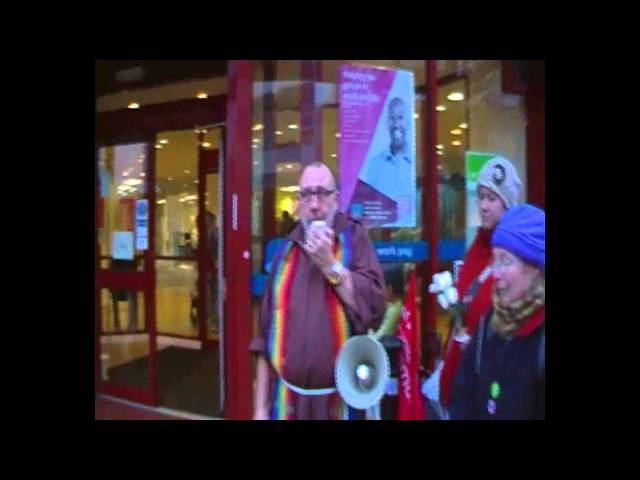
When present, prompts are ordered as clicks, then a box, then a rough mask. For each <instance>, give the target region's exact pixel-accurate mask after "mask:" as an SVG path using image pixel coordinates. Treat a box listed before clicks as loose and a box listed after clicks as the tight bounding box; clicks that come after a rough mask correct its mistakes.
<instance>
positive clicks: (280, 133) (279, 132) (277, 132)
mask: <svg viewBox="0 0 640 480" xmlns="http://www.w3.org/2000/svg"><path fill="white" fill-rule="evenodd" d="M275 133H276V135H284V134H283V133H282V132H281V131H280V130H276V132H275Z"/></svg>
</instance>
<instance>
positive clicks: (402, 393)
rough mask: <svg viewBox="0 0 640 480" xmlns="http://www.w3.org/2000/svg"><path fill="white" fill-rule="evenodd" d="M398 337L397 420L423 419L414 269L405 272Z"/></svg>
mask: <svg viewBox="0 0 640 480" xmlns="http://www.w3.org/2000/svg"><path fill="white" fill-rule="evenodd" d="M398 337H399V338H400V341H401V342H402V350H401V351H400V371H399V374H398V377H399V378H398V420H424V419H425V416H424V407H423V404H422V395H421V393H420V385H419V381H418V367H419V363H420V357H419V351H418V340H419V332H418V317H417V315H416V277H415V271H413V270H412V271H411V274H410V275H409V288H407V292H406V293H405V296H404V302H403V304H402V310H401V311H400V325H399V328H398Z"/></svg>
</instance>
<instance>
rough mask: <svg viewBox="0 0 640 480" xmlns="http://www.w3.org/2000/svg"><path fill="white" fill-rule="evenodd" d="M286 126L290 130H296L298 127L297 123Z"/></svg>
mask: <svg viewBox="0 0 640 480" xmlns="http://www.w3.org/2000/svg"><path fill="white" fill-rule="evenodd" d="M287 127H289V128H290V129H291V130H296V129H297V128H298V125H296V124H295V123H292V124H291V125H287Z"/></svg>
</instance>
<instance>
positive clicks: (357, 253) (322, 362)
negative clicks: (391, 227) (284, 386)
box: [250, 213, 384, 418]
mask: <svg viewBox="0 0 640 480" xmlns="http://www.w3.org/2000/svg"><path fill="white" fill-rule="evenodd" d="M345 227H346V228H350V229H351V256H350V259H349V264H348V265H346V267H347V268H348V269H349V270H350V271H351V277H352V279H353V286H354V296H355V301H356V305H357V306H356V308H355V309H354V308H351V307H349V306H348V305H346V304H344V303H343V307H344V309H345V312H346V314H347V317H348V319H349V324H350V327H351V334H352V335H356V334H362V333H366V331H367V330H368V329H369V328H373V329H376V328H377V327H378V325H379V324H380V320H381V318H382V315H383V313H384V295H383V288H384V279H383V274H382V268H381V267H380V263H379V261H378V258H377V256H376V253H375V250H374V248H373V245H372V243H371V240H370V239H369V235H368V233H367V230H366V229H365V228H364V227H363V226H362V224H360V223H359V222H357V221H355V220H352V219H351V218H348V217H347V216H345V215H344V214H342V213H337V214H336V216H335V219H334V226H333V229H334V231H335V232H336V233H337V234H338V233H339V232H341V231H342V230H343V229H344V228H345ZM287 238H289V239H290V240H293V241H294V242H296V243H297V244H298V245H300V247H302V244H303V243H304V229H303V227H302V225H301V224H300V223H298V224H296V226H295V227H294V228H293V230H292V231H291V233H290V234H289V235H288V237H287ZM273 273H274V271H273V269H271V271H270V273H269V276H268V278H267V282H266V285H265V294H264V297H263V299H262V307H261V309H260V316H259V319H258V334H257V336H256V337H255V338H254V339H253V341H252V342H251V346H250V350H251V351H252V352H254V353H258V354H260V353H264V352H265V347H266V342H267V334H268V328H269V322H270V318H269V293H268V292H269V291H270V290H271V285H272V281H273ZM291 288H292V290H291V299H292V301H291V304H290V305H289V307H288V312H287V313H288V324H287V332H286V342H287V343H286V345H285V352H286V358H285V360H284V367H283V370H284V375H285V379H286V380H287V381H288V382H289V383H292V384H294V385H296V386H298V387H302V388H327V387H333V386H334V375H333V371H334V360H335V359H334V357H333V352H332V347H331V332H330V329H329V314H328V309H327V305H326V302H325V289H326V288H332V287H331V285H330V284H329V283H328V282H327V280H326V279H325V278H324V276H323V275H322V272H321V271H320V269H319V268H318V267H317V266H315V265H314V264H313V262H312V261H311V258H310V257H309V256H308V255H307V253H306V252H305V251H304V250H301V251H300V255H299V257H298V264H297V267H296V271H295V273H294V278H293V285H292V287H291ZM273 374H274V373H273V372H272V375H273ZM300 401H302V402H303V403H305V404H307V403H309V404H313V403H314V402H315V403H316V404H326V402H327V398H326V397H305V398H304V399H300ZM308 407H309V408H310V409H312V410H313V405H308ZM297 416H298V418H304V417H306V416H307V415H306V414H304V413H302V412H299V415H297ZM313 417H314V418H315V417H316V415H315V414H314V415H313ZM320 417H322V414H320Z"/></svg>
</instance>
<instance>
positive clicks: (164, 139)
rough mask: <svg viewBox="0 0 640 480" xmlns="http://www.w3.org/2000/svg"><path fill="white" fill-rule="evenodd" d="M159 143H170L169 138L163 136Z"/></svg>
mask: <svg viewBox="0 0 640 480" xmlns="http://www.w3.org/2000/svg"><path fill="white" fill-rule="evenodd" d="M159 143H161V144H163V145H166V144H167V143H169V140H167V139H166V138H163V139H162V140H160V142H159Z"/></svg>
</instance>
